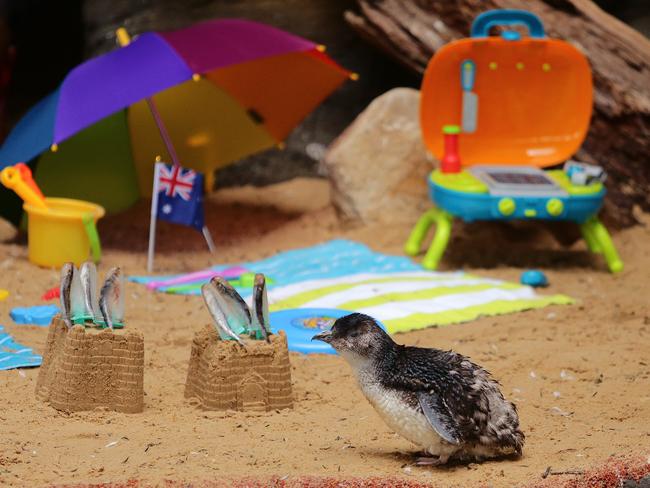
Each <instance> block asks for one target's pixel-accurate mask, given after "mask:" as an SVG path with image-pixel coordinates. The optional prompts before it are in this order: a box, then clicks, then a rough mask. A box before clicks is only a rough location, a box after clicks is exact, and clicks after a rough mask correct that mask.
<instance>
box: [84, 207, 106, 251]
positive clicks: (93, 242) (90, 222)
mask: <svg viewBox="0 0 650 488" xmlns="http://www.w3.org/2000/svg"><path fill="white" fill-rule="evenodd" d="M81 221H82V222H83V224H84V229H86V235H87V236H88V241H90V254H91V255H92V257H93V261H94V262H95V263H99V261H100V260H101V258H102V246H101V244H100V243H99V233H98V232H97V227H96V226H95V217H94V216H93V214H92V213H85V214H83V216H82V217H81Z"/></svg>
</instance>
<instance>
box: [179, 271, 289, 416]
mask: <svg viewBox="0 0 650 488" xmlns="http://www.w3.org/2000/svg"><path fill="white" fill-rule="evenodd" d="M201 293H202V295H203V299H204V300H205V303H206V305H207V308H208V310H209V312H210V315H211V316H212V320H213V322H214V327H212V326H208V327H205V328H203V329H201V330H199V331H198V332H197V333H196V335H195V336H194V340H193V342H192V353H191V356H190V365H189V369H188V372H187V381H186V384H185V396H186V397H187V398H196V399H198V401H199V402H200V406H201V407H202V408H205V409H208V410H253V411H269V410H276V409H282V408H291V407H292V406H293V394H292V389H291V364H290V362H289V351H288V348H287V338H286V335H285V334H284V332H282V331H280V332H279V333H278V334H272V333H271V329H270V325H269V309H268V299H267V292H266V280H265V278H264V275H261V274H258V275H256V276H255V281H254V286H253V296H252V307H251V308H250V309H249V307H248V305H247V304H246V302H245V301H244V299H243V298H242V297H241V296H240V295H239V293H237V291H236V290H235V289H234V288H233V287H232V286H231V285H230V284H229V283H228V282H227V281H226V280H224V279H223V278H219V277H217V278H213V279H212V280H211V281H210V283H207V284H205V285H204V286H203V287H202V289H201Z"/></svg>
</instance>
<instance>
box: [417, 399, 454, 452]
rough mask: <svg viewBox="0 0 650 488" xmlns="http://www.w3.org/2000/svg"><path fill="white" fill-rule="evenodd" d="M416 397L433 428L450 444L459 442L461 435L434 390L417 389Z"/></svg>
mask: <svg viewBox="0 0 650 488" xmlns="http://www.w3.org/2000/svg"><path fill="white" fill-rule="evenodd" d="M417 397H418V402H419V403H420V407H421V408H422V412H424V416H425V417H426V418H427V420H428V421H429V424H430V425H431V427H433V430H435V431H436V432H437V433H438V435H439V436H440V437H441V438H442V439H444V440H445V441H447V442H449V443H450V444H455V445H458V444H460V443H461V438H462V435H461V433H460V431H459V429H458V426H457V425H456V422H454V420H453V418H452V416H451V415H450V413H449V410H448V409H447V407H446V406H445V404H444V402H443V401H442V398H440V397H439V396H438V395H437V394H436V393H435V392H434V391H418V392H417Z"/></svg>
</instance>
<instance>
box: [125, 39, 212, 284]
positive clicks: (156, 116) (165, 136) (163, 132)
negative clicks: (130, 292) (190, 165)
mask: <svg viewBox="0 0 650 488" xmlns="http://www.w3.org/2000/svg"><path fill="white" fill-rule="evenodd" d="M115 35H116V37H117V41H118V43H119V44H120V46H122V47H124V46H128V45H129V43H130V42H131V37H130V36H129V33H128V32H127V31H126V29H125V28H124V27H120V28H119V29H117V31H116V32H115ZM145 100H146V101H147V106H148V107H149V111H150V112H151V115H152V116H153V120H154V122H155V123H156V127H158V132H160V137H161V139H162V140H163V142H164V143H165V147H166V148H167V152H168V153H169V157H171V158H172V163H173V165H174V166H180V165H181V163H180V161H179V159H178V154H176V149H175V148H174V145H173V144H172V139H171V137H169V132H167V127H165V124H164V123H163V120H162V117H161V116H160V112H158V107H156V104H155V103H154V101H153V98H151V97H147V98H146V99H145ZM157 175H158V173H157V172H155V175H154V194H153V196H152V200H151V202H152V205H151V209H152V213H151V224H150V226H149V253H148V254H149V255H148V259H147V269H148V270H149V272H151V270H152V269H153V253H154V246H155V240H156V222H155V216H154V213H153V208H154V205H153V202H154V200H157V199H158V194H157V185H158V176H157ZM201 233H202V234H203V238H204V239H205V243H206V244H207V245H208V249H210V252H211V253H212V254H214V253H215V247H214V241H213V240H212V235H211V234H210V230H209V229H208V227H207V226H206V225H204V226H203V229H201Z"/></svg>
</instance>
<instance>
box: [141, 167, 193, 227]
mask: <svg viewBox="0 0 650 488" xmlns="http://www.w3.org/2000/svg"><path fill="white" fill-rule="evenodd" d="M153 187H154V193H157V194H158V205H157V206H156V208H155V212H156V218H158V219H160V220H165V221H167V222H173V223H174V224H181V225H188V226H190V227H194V228H195V229H197V230H198V231H201V230H202V229H203V226H204V223H205V222H204V220H205V219H204V214H203V175H202V174H201V173H197V172H196V171H192V170H191V169H185V168H182V167H180V166H177V165H174V166H171V165H167V164H165V163H156V167H155V173H154V186H153Z"/></svg>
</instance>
